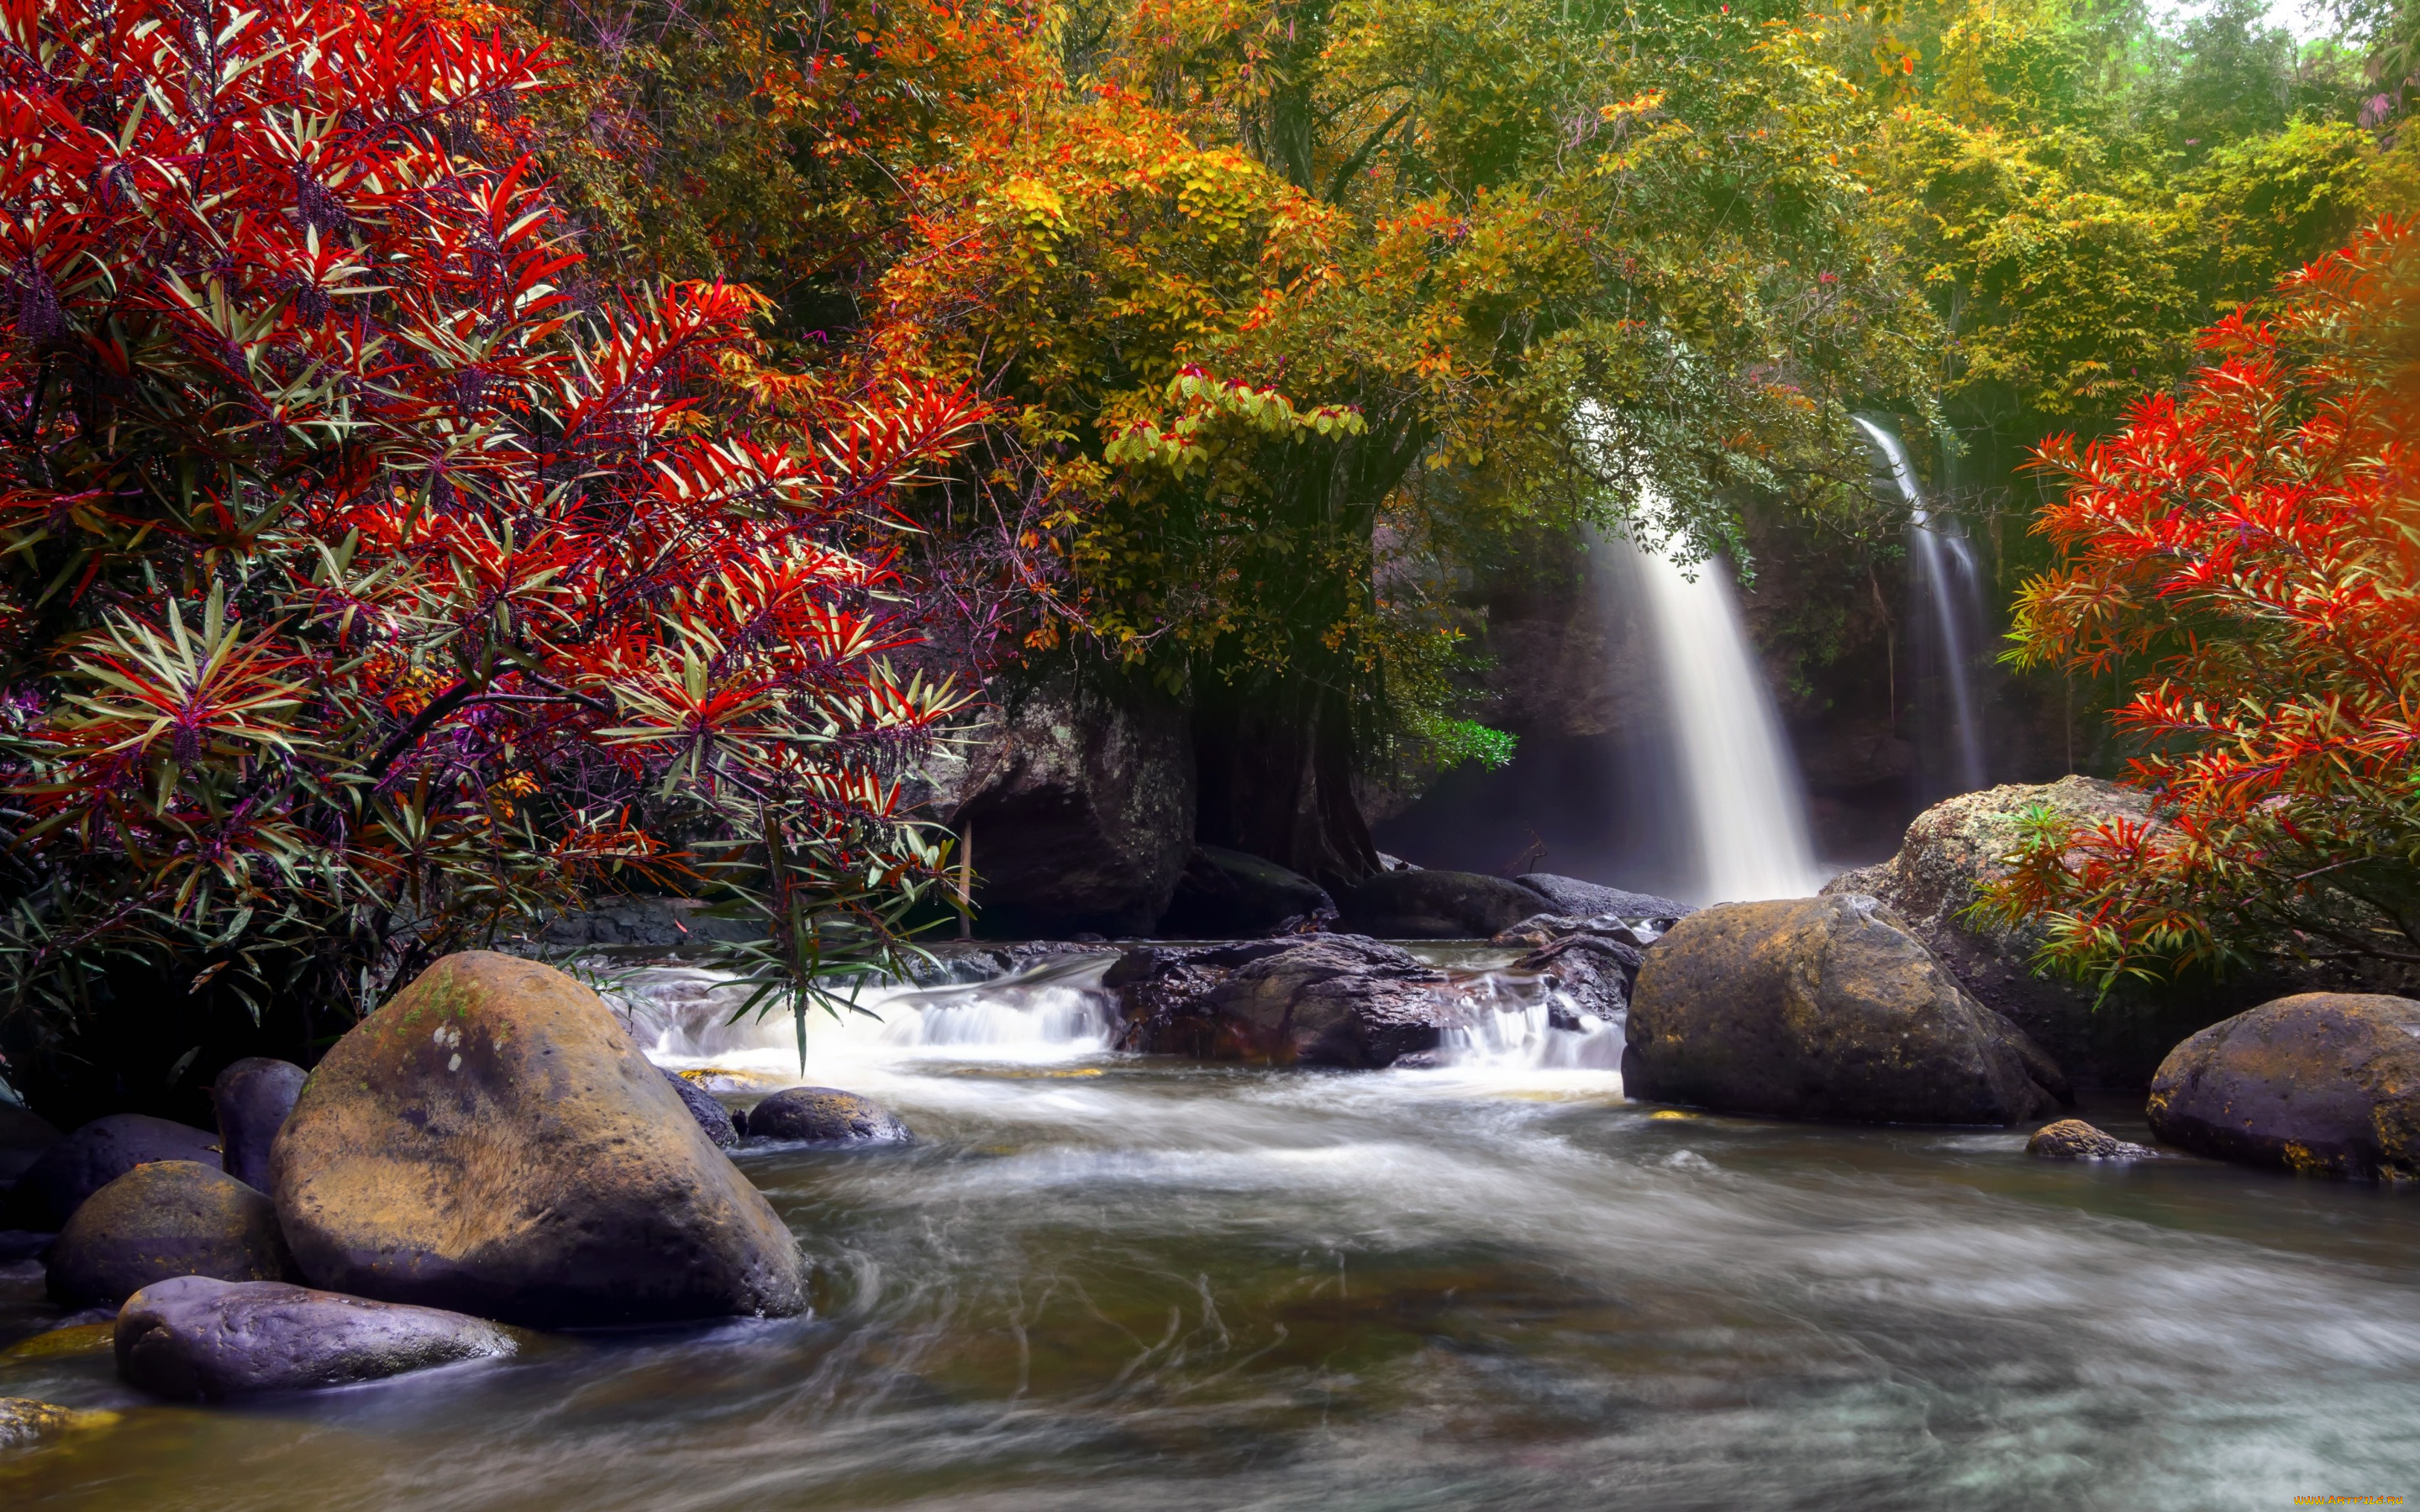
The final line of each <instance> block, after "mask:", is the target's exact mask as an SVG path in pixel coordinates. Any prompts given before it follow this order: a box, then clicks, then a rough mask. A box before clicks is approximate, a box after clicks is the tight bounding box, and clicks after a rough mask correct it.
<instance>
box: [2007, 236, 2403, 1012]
mask: <svg viewBox="0 0 2420 1512" xmlns="http://www.w3.org/2000/svg"><path fill="white" fill-rule="evenodd" d="M2279 294H2280V301H2281V303H2282V313H2281V314H2280V316H2278V318H2277V319H2276V320H2275V321H2274V322H2273V323H2268V324H2256V323H2252V322H2250V321H2248V320H2247V319H2246V318H2245V317H2244V316H2241V315H2239V316H2235V317H2233V318H2230V319H2226V320H2223V321H2221V322H2220V323H2219V324H2217V325H2215V326H2213V327H2211V328H2210V329H2209V330H2208V331H2206V332H2204V333H2203V335H2202V338H2201V346H2202V349H2203V350H2204V351H2205V352H2207V353H2209V354H2210V355H2211V357H2212V358H2214V359H2215V361H2214V362H2213V363H2211V365H2208V366H2205V367H2203V368H2202V369H2200V370H2199V371H2198V372H2196V373H2195V375H2194V376H2193V378H2192V379H2191V381H2190V383H2189V384H2188V385H2187V387H2186V389H2185V392H2184V393H2182V394H2181V395H2169V394H2161V395H2155V396H2153V397H2151V398H2149V399H2146V400H2144V401H2142V402H2140V403H2139V404H2137V405H2136V406H2134V407H2133V409H2132V410H2131V411H2130V412H2129V413H2128V415H2127V421H2126V425H2125V427H2124V429H2123V430H2122V431H2120V432H2119V433H2118V434H2116V435H2114V436H2111V437H2109V438H2108V439H2106V440H2100V441H2096V442H2094V443H2092V444H2091V445H2090V446H2088V447H2086V448H2083V449H2082V450H2081V451H2079V450H2078V449H2077V447H2076V446H2075V444H2074V441H2073V440H2072V439H2071V438H2063V439H2060V440H2055V441H2054V442H2052V443H2050V444H2049V445H2047V446H2045V447H2044V448H2042V449H2041V451H2040V464H2039V465H2040V467H2041V468H2042V469H2043V470H2044V471H2047V472H2049V473H2050V474H2051V475H2053V476H2054V477H2055V478H2057V479H2058V480H2059V482H2060V484H2061V486H2062V492H2061V497H2060V498H2059V499H2058V500H2057V501H2056V502H2055V503H2053V504H2051V505H2049V506H2048V507H2046V508H2045V509H2044V510H2043V512H2042V514H2041V517H2040V520H2039V522H2038V523H2037V525H2036V527H2035V528H2036V530H2037V531H2039V532H2041V533H2042V534H2044V535H2046V536H2048V537H2049V538H2050V539H2051V541H2052V542H2053V543H2054V544H2055V546H2056V547H2057V548H2058V549H2059V550H2060V551H2061V552H2062V553H2063V555H2064V564H2063V565H2062V566H2060V567H2059V568H2058V569H2057V570H2055V571H2054V572H2051V573H2049V574H2047V575H2044V576H2042V577H2040V578H2038V579H2034V580H2032V581H2030V582H2028V583H2026V584H2025V586H2024V591H2023V593H2022V594H2021V596H2020V597H2019V600H2018V604H2017V613H2016V621H2015V628H2014V629H2013V630H2012V631H2011V637H2012V639H2013V640H2015V642H2016V645H2015V648H2014V649H2013V651H2012V652H2011V653H2010V658H2011V659H2012V660H2014V661H2017V662H2019V663H2021V664H2040V665H2051V666H2056V667H2060V668H2063V669H2066V670H2068V671H2081V672H2089V673H2094V674H2107V673H2113V672H2114V673H2118V674H2119V675H2121V676H2122V675H2124V674H2126V673H2128V672H2133V674H2134V682H2133V696H2132V697H2131V698H2130V699H2128V700H2127V701H2126V702H2124V703H2123V704H2121V705H2120V706H2119V707H2118V710H2117V711H2116V719H2117V722H2118V726H2119V728H2120V729H2121V730H2122V731H2124V732H2125V733H2128V734H2130V735H2131V736H2133V738H2135V739H2136V740H2137V741H2139V742H2140V743H2141V746H2142V748H2143V754H2141V755H2140V756H2139V757H2137V758H2136V759H2135V760H2134V761H2133V764H2132V768H2131V770H2130V772H2129V774H2128V778H2127V780H2128V781H2130V782H2131V783H2133V784H2134V785H2136V786H2138V787H2140V788H2142V789H2144V790H2145V791H2146V792H2147V793H2148V794H2149V796H2150V798H2151V800H2152V811H2151V815H2150V817H2149V819H2148V820H2146V821H2142V822H2136V821H2131V820H2113V821H2109V822H2105V823H2102V824H2100V825H2094V826H2088V827H2079V826H2076V825H2072V824H2071V822H2069V821H2065V820H2061V819H2059V818H2057V817H2056V816H2055V815H2052V814H2049V813H2042V814H2038V815H2035V816H2032V817H2031V818H2030V820H2029V822H2028V825H2027V827H2026V831H2025V841H2024V848H2023V849H2022V851H2021V852H2020V853H2019V854H2018V856H2016V857H2015V862H2016V864H2015V866H2014V868H2013V870H2012V872H2011V873H2010V875H2009V878H2008V879H2007V880H2006V881H2005V882H2003V883H2002V884H2000V885H1998V886H1997V887H1995V888H1994V889H1993V891H1992V892H1991V893H1990V894H1989V895H1988V896H1987V897H1986V898H1985V900H1984V901H1983V903H1982V905H1981V906H1983V907H1985V908H1986V909H1989V910H1991V911H1993V912H1995V913H1997V914H1998V915H1999V916H2000V917H2002V918H2007V919H2009V920H2011V921H2013V920H2017V919H2022V918H2033V919H2039V920H2041V921H2043V922H2045V923H2046V924H2047V925H2048V926H2049V928H2048V940H2049V943H2048V946H2047V948H2046V955H2047V957H2048V959H2049V961H2050V962H2052V963H2054V964H2058V965H2062V966H2064V967H2066V968H2068V969H2070V970H2072V971H2075V972H2078V973H2099V974H2101V975H2102V976H2103V977H2104V978H2105V979H2107V980H2115V979H2116V978H2118V976H2121V975H2126V974H2136V975H2146V976H2148V975H2153V974H2156V973H2158V972H2161V971H2164V970H2167V969H2172V968H2174V967H2176V966H2178V965H2181V964H2195V963H2199V964H2205V965H2212V966H2219V965H2226V964H2231V963H2238V962H2242V961H2244V960H2246V959H2249V958H2254V957H2257V956H2260V955H2263V954H2271V953H2280V952H2282V953H2288V954H2292V955H2297V956H2301V957H2304V958H2316V959H2339V960H2351V961H2358V960H2364V959H2366V960H2370V961H2375V962H2390V963H2399V964H2420V446H2416V445H2415V436H2420V344H2415V343H2416V341H2420V318H2415V317H2420V222H2415V221H2412V220H2397V219H2394V218H2391V217H2390V218H2386V219H2381V221H2379V222H2378V223H2376V224H2374V225H2373V226H2371V227H2370V228H2368V229H2367V230H2366V231H2365V232H2364V233H2363V234H2362V235H2361V236H2360V237H2359V238H2358V239H2355V240H2354V241H2353V242H2352V243H2351V244H2350V246H2348V247H2346V248H2344V249H2343V250H2342V251H2339V252H2336V253H2334V254H2331V255H2328V256H2325V257H2321V258H2319V260H2317V261H2315V262H2313V263H2311V264H2310V265H2309V266H2307V267H2305V268H2304V269H2303V270H2301V271H2299V272H2297V273H2295V274H2294V275H2292V276H2291V277H2289V278H2288V279H2287V280H2285V282H2284V283H2283V285H2281V286H2280V290H2279Z"/></svg>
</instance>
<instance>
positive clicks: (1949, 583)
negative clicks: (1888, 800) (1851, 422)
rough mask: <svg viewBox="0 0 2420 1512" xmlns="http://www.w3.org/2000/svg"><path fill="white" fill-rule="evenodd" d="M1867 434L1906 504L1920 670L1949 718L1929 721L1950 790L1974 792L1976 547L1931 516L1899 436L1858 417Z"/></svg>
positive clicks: (1979, 756)
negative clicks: (1940, 695)
mask: <svg viewBox="0 0 2420 1512" xmlns="http://www.w3.org/2000/svg"><path fill="white" fill-rule="evenodd" d="M1857 426H1858V428H1859V429H1861V430H1863V431H1864V432H1865V433H1866V436H1867V438H1868V439H1869V440H1871V441H1872V442H1873V443H1874V446H1875V448H1876V449H1877V450H1879V451H1880V452H1881V453H1882V455H1883V460H1884V461H1885V463H1886V464H1888V466H1889V468H1890V476H1891V483H1892V485H1893V486H1895V487H1896V488H1898V490H1899V495H1900V500H1901V501H1904V502H1905V503H1906V505H1907V510H1908V516H1907V520H1908V523H1907V541H1908V563H1909V566H1910V568H1911V569H1912V570H1911V571H1910V572H1909V574H1908V579H1909V582H1908V586H1909V587H1910V589H1911V590H1912V591H1913V592H1915V593H1916V594H1918V595H1920V596H1921V597H1922V598H1923V600H1924V604H1925V608H1924V609H1923V611H1922V612H1920V613H1918V614H1917V615H1916V620H1915V629H1916V636H1915V637H1914V638H1913V639H1914V640H1915V641H1916V651H1917V656H1918V661H1919V664H1920V666H1921V667H1922V669H1923V670H1924V671H1929V672H1930V673H1931V675H1933V676H1935V677H1937V678H1938V679H1939V680H1940V682H1941V684H1942V686H1943V687H1945V688H1946V689H1947V693H1948V704H1949V707H1948V708H1947V710H1946V711H1944V712H1945V713H1946V714H1947V718H1946V719H1941V720H1937V721H1934V727H1935V728H1945V729H1946V731H1947V734H1948V736H1949V739H1950V760H1951V772H1950V776H1951V778H1952V779H1953V780H1954V781H1955V782H1956V783H1957V786H1956V788H1955V789H1954V790H1953V791H1955V792H1959V793H1973V792H1975V791H1976V790H1978V789H1979V788H1982V787H1984V786H1985V785H1987V783H1988V782H1989V780H1990V779H1989V776H1988V770H1989V764H1988V763H1986V762H1985V760H1984V757H1983V719H1982V713H1981V709H1980V706H1979V705H1978V702H1977V701H1976V697H1975V668H1974V661H1973V657H1974V655H1975V647H1976V646H1977V644H1978V642H1980V641H1981V640H1982V638H1983V603H1982V579H1981V576H1980V574H1979V572H1978V569H1977V567H1976V565H1975V548H1974V547H1973V546H1972V545H1971V544H1969V543H1968V541H1967V539H1966V535H1965V532H1964V531H1962V529H1961V528H1960V527H1959V524H1958V521H1957V520H1956V519H1955V518H1954V517H1942V518H1940V519H1935V518H1934V517H1933V516H1932V512H1931V510H1930V509H1928V508H1926V507H1925V502H1924V491H1923V490H1922V489H1921V488H1920V487H1918V486H1917V485H1916V468H1915V465H1914V464H1913V463H1911V462H1910V461H1909V460H1908V455H1907V448H1906V447H1905V446H1904V445H1902V444H1900V439H1899V438H1898V437H1896V436H1894V435H1892V434H1891V433H1890V432H1889V431H1887V430H1885V429H1884V428H1883V427H1882V426H1880V425H1877V424H1874V423H1873V422H1872V421H1870V420H1867V419H1865V418H1864V417H1862V416H1859V417H1857Z"/></svg>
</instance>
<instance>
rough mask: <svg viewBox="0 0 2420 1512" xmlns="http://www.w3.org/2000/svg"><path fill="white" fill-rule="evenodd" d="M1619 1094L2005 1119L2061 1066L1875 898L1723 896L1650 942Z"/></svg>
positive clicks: (2046, 1090)
mask: <svg viewBox="0 0 2420 1512" xmlns="http://www.w3.org/2000/svg"><path fill="white" fill-rule="evenodd" d="M1628 1041H1629V1042H1628V1045H1627V1047H1626V1048H1625V1049H1624V1051H1623V1053H1622V1059H1621V1070H1622V1082H1623V1085H1624V1088H1625V1089H1626V1090H1627V1091H1628V1092H1629V1093H1630V1095H1632V1096H1635V1097H1641V1098H1646V1099H1649V1100H1651V1101H1654V1102H1664V1103H1693V1104H1696V1105H1698V1106H1701V1107H1709V1108H1714V1109H1717V1110H1720V1111H1723V1112H1729V1113H1761V1114H1768V1115H1773V1116H1776V1117H1780V1118H1793V1119H1841V1120H1846V1121H1854V1122H1860V1123H1969V1124H2010V1123H2020V1122H2024V1121H2026V1120H2028V1119H2034V1118H2037V1117H2039V1116H2040V1114H2042V1113H2043V1112H2044V1111H2046V1110H2047V1109H2049V1108H2050V1107H2051V1106H2052V1105H2053V1104H2054V1103H2056V1102H2059V1101H2061V1100H2063V1099H2064V1098H2065V1097H2066V1096H2067V1095H2068V1093H2067V1085H2066V1080H2065V1078H2064V1077H2063V1076H2061V1075H2060V1073H2059V1071H2058V1068H2057V1067H2056V1065H2055V1064H2054V1063H2053V1062H2052V1061H2051V1060H2050V1058H2049V1057H2046V1056H2044V1055H2043V1054H2042V1053H2041V1051H2040V1049H2039V1048H2037V1047H2036V1046H2035V1045H2034V1044H2033V1042H2032V1041H2029V1040H2027V1039H2026V1038H2025V1037H2024V1033H2023V1032H2022V1031H2020V1030H2019V1029H2017V1028H2016V1027H2015V1026H2013V1025H2011V1024H2009V1021H2008V1020H2006V1019H2004V1018H2001V1017H2000V1016H1999V1015H1998V1014H1996V1013H1993V1012H1992V1011H1990V1010H1988V1009H1986V1008H1984V1007H1983V1006H1982V1005H1981V1004H1979V1003H1978V1002H1976V1001H1975V1000H1974V999H1973V998H1972V997H1970V996H1968V995H1966V993H1965V992H1964V991H1963V990H1962V989H1961V988H1960V987H1959V985H1958V982H1957V980H1956V979H1955V978H1953V977H1952V976H1951V975H1950V974H1949V972H1948V971H1947V969H1946V968H1945V967H1944V966H1943V965H1942V964H1941V963H1940V961H1939V960H1937V959H1936V958H1935V957H1934V956H1933V954H1932V952H1931V951H1930V950H1928V949H1925V947H1924V943H1923V942H1922V941H1921V940H1919V939H1917V938H1916V935H1915V934H1914V933H1911V932H1910V931H1909V930H1908V928H1907V926H1906V925H1905V924H1904V923H1903V922H1901V921H1900V918H1898V916H1897V915H1895V914H1893V913H1892V912H1891V911H1890V910H1889V909H1888V908H1885V906H1883V905H1882V904H1881V903H1877V902H1875V901H1874V900H1873V899H1871V898H1863V897H1831V898H1801V899H1792V900H1789V901H1786V902H1780V903H1725V904H1722V905H1720V906H1717V907H1714V908H1707V909H1703V910H1700V911H1699V912H1698V913H1695V914H1692V915H1690V916H1689V917H1688V918H1684V919H1683V920H1681V921H1680V922H1679V923H1678V924H1675V925H1674V926H1673V927H1672V929H1671V931H1670V932H1669V933H1666V934H1665V935H1664V936H1663V937H1662V938H1661V939H1659V940H1657V941H1656V942H1655V944H1654V946H1653V948H1652V949H1649V950H1648V951H1647V952H1646V962H1645V964H1643V965H1642V966H1641V967H1640V968H1639V972H1638V984H1637V991H1636V992H1635V993H1634V995H1633V996H1632V999H1631V1005H1630V1019H1629V1027H1628Z"/></svg>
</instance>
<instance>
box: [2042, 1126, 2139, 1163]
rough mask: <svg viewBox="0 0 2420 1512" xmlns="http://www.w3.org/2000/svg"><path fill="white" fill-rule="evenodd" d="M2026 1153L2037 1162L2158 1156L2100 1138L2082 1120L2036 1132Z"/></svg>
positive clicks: (2115, 1138)
mask: <svg viewBox="0 0 2420 1512" xmlns="http://www.w3.org/2000/svg"><path fill="white" fill-rule="evenodd" d="M2025 1153H2026V1154H2028V1155H2031V1156H2033V1157H2034V1158H2035V1159H2036V1160H2154V1159H2157V1158H2158V1156H2159V1153H2160V1152H2159V1151H2158V1150H2156V1149H2152V1148H2151V1147H2150V1146H2149V1145H2137V1144H2133V1143H2130V1142H2129V1141H2127V1140H2124V1139H2120V1138H2118V1136H2117V1135H2116V1134H2103V1133H2102V1131H2100V1130H2098V1129H2096V1128H2094V1127H2093V1126H2092V1125H2090V1124H2088V1123H2086V1122H2085V1121H2084V1120H2083V1119H2059V1120H2058V1121H2057V1122H2056V1123H2047V1124H2044V1125H2042V1127H2040V1129H2037V1130H2035V1131H2034V1136H2033V1137H2032V1138H2031V1139H2028V1140H2026V1141H2025Z"/></svg>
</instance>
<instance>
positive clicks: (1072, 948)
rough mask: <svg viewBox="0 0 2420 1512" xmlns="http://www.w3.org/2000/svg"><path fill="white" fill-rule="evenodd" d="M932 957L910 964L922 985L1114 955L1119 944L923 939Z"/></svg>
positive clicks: (994, 977)
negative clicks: (998, 942)
mask: <svg viewBox="0 0 2420 1512" xmlns="http://www.w3.org/2000/svg"><path fill="white" fill-rule="evenodd" d="M920 943H922V944H923V949H925V951H926V952H927V953H928V954H930V955H931V957H932V959H931V960H930V961H917V962H910V963H909V964H908V969H907V974H908V976H909V977H910V978H911V979H912V980H914V981H915V983H916V985H917V986H919V987H964V986H971V985H973V984H974V983H977V982H997V981H999V980H1001V979H1002V978H1004V977H1013V976H1016V975H1018V974H1020V973H1022V972H1028V971H1034V970H1039V969H1046V968H1049V967H1052V966H1055V965H1059V964H1065V963H1070V962H1083V961H1091V960H1097V959H1099V958H1100V957H1102V956H1106V955H1114V954H1116V953H1117V952H1118V949H1119V948H1118V947H1116V946H1114V945H1110V944H1109V943H1108V942H1107V941H1093V942H1089V943H1087V942H1079V941H1076V940H1024V941H1020V942H1018V943H1016V944H1015V945H989V944H985V943H982V942H980V941H972V940H938V941H932V942H920Z"/></svg>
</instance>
